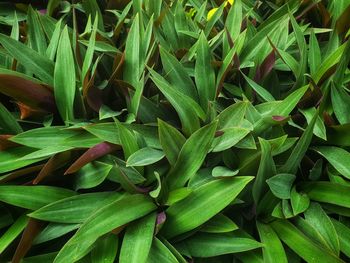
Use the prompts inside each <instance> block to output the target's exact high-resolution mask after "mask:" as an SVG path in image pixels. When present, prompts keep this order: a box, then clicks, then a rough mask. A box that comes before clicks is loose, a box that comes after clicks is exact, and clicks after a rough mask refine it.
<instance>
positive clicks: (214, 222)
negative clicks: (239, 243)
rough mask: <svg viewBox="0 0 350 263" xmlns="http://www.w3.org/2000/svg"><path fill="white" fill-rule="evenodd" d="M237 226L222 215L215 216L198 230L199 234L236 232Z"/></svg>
mask: <svg viewBox="0 0 350 263" xmlns="http://www.w3.org/2000/svg"><path fill="white" fill-rule="evenodd" d="M237 229H238V226H237V225H236V224H235V222H233V221H232V220H231V219H230V218H229V217H227V216H225V215H223V214H221V213H220V214H217V215H216V216H214V217H213V218H212V219H210V220H209V221H208V222H207V223H205V224H204V226H203V227H202V228H201V229H200V231H201V232H205V233H226V232H232V231H234V230H237Z"/></svg>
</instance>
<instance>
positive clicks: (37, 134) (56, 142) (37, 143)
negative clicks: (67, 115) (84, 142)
mask: <svg viewBox="0 0 350 263" xmlns="http://www.w3.org/2000/svg"><path fill="white" fill-rule="evenodd" d="M78 135H79V136H81V134H80V133H79V132H77V131H75V130H68V129H63V127H58V126H57V127H54V126H52V127H43V128H38V129H31V130H28V131H25V132H22V133H20V134H18V135H16V136H14V137H11V138H10V140H11V141H13V142H15V143H18V144H22V145H25V146H28V147H33V148H39V149H44V148H46V147H54V146H67V144H66V143H67V142H68V141H69V139H72V138H73V137H74V136H78Z"/></svg>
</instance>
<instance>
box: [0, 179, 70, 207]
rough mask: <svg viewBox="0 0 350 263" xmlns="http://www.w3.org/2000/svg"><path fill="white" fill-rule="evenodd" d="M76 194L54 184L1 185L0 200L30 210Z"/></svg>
mask: <svg viewBox="0 0 350 263" xmlns="http://www.w3.org/2000/svg"><path fill="white" fill-rule="evenodd" d="M73 195H75V192H73V191H71V190H67V189H65V188H58V187H53V186H18V185H1V186H0V201H2V202H5V203H8V204H11V205H14V206H18V207H23V208H26V209H30V210H36V209H39V208H41V207H43V206H45V205H47V204H50V203H52V202H56V201H58V200H61V199H64V198H67V197H70V196H73Z"/></svg>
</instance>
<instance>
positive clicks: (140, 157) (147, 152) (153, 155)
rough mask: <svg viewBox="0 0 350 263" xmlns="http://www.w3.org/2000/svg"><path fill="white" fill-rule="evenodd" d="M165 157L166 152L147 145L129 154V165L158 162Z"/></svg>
mask: <svg viewBox="0 0 350 263" xmlns="http://www.w3.org/2000/svg"><path fill="white" fill-rule="evenodd" d="M163 157H164V153H163V152H162V151H160V150H156V149H153V148H151V147H145V148H142V149H140V150H138V151H137V152H134V153H133V154H132V155H130V156H129V158H128V160H127V162H126V165H127V166H145V165H150V164H153V163H156V162H158V161H159V160H161V159H162V158H163Z"/></svg>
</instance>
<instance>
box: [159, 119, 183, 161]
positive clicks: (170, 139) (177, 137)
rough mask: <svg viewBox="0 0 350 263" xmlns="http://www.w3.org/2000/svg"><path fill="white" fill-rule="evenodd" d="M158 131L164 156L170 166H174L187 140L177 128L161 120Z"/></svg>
mask: <svg viewBox="0 0 350 263" xmlns="http://www.w3.org/2000/svg"><path fill="white" fill-rule="evenodd" d="M158 131H159V141H160V143H161V145H162V148H163V151H164V154H165V156H166V158H167V159H168V161H169V162H170V164H171V165H174V164H175V163H176V160H177V157H178V155H179V153H180V151H181V148H182V146H183V145H184V143H185V141H186V138H185V137H184V136H183V135H182V134H181V133H180V132H179V131H178V130H177V129H176V128H174V127H173V126H171V125H170V124H167V123H166V122H164V121H162V120H160V119H158Z"/></svg>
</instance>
